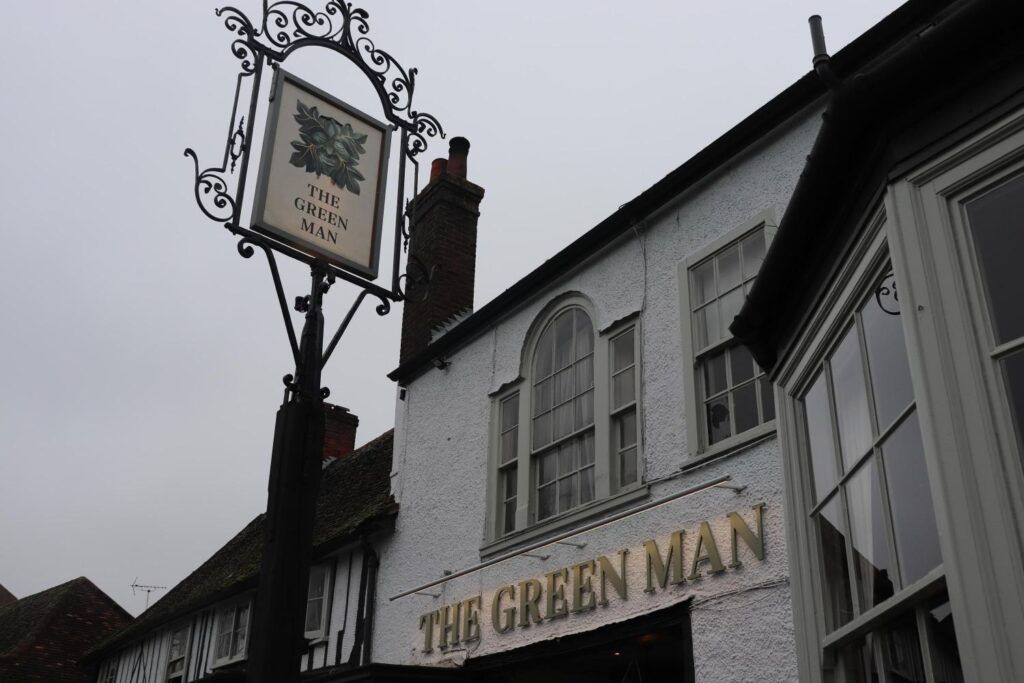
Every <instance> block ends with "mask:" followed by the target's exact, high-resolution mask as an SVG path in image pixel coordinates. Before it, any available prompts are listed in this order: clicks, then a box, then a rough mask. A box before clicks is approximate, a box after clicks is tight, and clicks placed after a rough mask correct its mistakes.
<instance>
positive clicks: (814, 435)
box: [804, 372, 838, 501]
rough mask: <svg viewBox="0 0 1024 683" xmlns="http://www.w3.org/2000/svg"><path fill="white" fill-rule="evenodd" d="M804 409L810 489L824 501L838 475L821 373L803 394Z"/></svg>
mask: <svg viewBox="0 0 1024 683" xmlns="http://www.w3.org/2000/svg"><path fill="white" fill-rule="evenodd" d="M804 411H805V415H806V416H807V441H808V444H809V445H810V449H811V469H812V471H813V472H814V490H815V492H816V493H817V495H816V496H815V497H814V500H815V501H818V500H824V499H825V497H826V496H827V495H828V494H829V491H831V490H832V487H833V486H835V484H836V480H837V478H838V477H837V473H836V451H835V446H834V442H833V441H832V418H831V417H830V416H829V411H828V390H827V387H826V385H825V373H824V372H822V373H819V374H818V378H817V379H816V380H814V384H812V385H811V389H810V391H808V392H807V395H806V396H805V397H804Z"/></svg>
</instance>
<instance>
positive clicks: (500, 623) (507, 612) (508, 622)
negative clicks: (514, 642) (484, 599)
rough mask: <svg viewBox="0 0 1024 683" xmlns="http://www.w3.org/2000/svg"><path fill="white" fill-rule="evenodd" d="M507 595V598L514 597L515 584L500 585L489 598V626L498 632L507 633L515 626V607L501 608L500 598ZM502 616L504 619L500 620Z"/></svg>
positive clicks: (512, 598) (513, 598)
mask: <svg viewBox="0 0 1024 683" xmlns="http://www.w3.org/2000/svg"><path fill="white" fill-rule="evenodd" d="M504 595H507V596H508V597H509V599H511V600H515V599H516V587H515V586H502V587H501V588H499V589H498V590H497V591H495V593H494V597H493V598H492V599H491V626H493V627H494V630H495V631H497V632H498V633H508V632H509V631H511V630H512V629H514V628H515V627H516V608H515V606H514V605H513V606H512V607H506V608H504V609H502V607H501V598H502V596H504ZM502 616H504V620H502Z"/></svg>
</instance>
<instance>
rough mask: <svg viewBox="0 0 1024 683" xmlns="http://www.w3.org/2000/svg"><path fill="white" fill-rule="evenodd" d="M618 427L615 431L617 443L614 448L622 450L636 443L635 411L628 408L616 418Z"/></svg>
mask: <svg viewBox="0 0 1024 683" xmlns="http://www.w3.org/2000/svg"><path fill="white" fill-rule="evenodd" d="M616 423H617V425H618V429H616V430H615V431H616V432H617V433H618V437H619V438H618V440H617V441H618V443H617V444H616V448H617V449H618V450H622V449H623V448H628V447H629V446H632V445H634V444H636V411H635V410H630V411H628V412H625V413H622V414H621V415H619V416H618V418H616Z"/></svg>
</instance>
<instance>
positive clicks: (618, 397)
mask: <svg viewBox="0 0 1024 683" xmlns="http://www.w3.org/2000/svg"><path fill="white" fill-rule="evenodd" d="M635 372H636V368H630V369H629V370H623V371H622V372H620V373H619V374H617V375H615V377H613V378H612V407H614V408H619V407H621V406H624V405H628V404H630V403H632V402H633V401H634V399H636V378H635V376H634V373H635Z"/></svg>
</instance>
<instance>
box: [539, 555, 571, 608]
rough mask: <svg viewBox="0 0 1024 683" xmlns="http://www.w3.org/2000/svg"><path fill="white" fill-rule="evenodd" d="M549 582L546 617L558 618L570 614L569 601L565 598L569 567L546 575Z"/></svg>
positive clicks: (545, 577) (545, 605)
mask: <svg viewBox="0 0 1024 683" xmlns="http://www.w3.org/2000/svg"><path fill="white" fill-rule="evenodd" d="M544 579H545V580H546V582H547V591H546V593H547V600H546V602H545V603H544V607H545V608H546V609H545V610H544V617H545V618H546V619H558V618H559V617H567V616H569V602H568V601H567V600H566V599H565V584H567V583H569V569H568V568H567V567H562V568H561V569H556V570H555V571H553V572H548V573H547V574H545V575H544Z"/></svg>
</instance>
